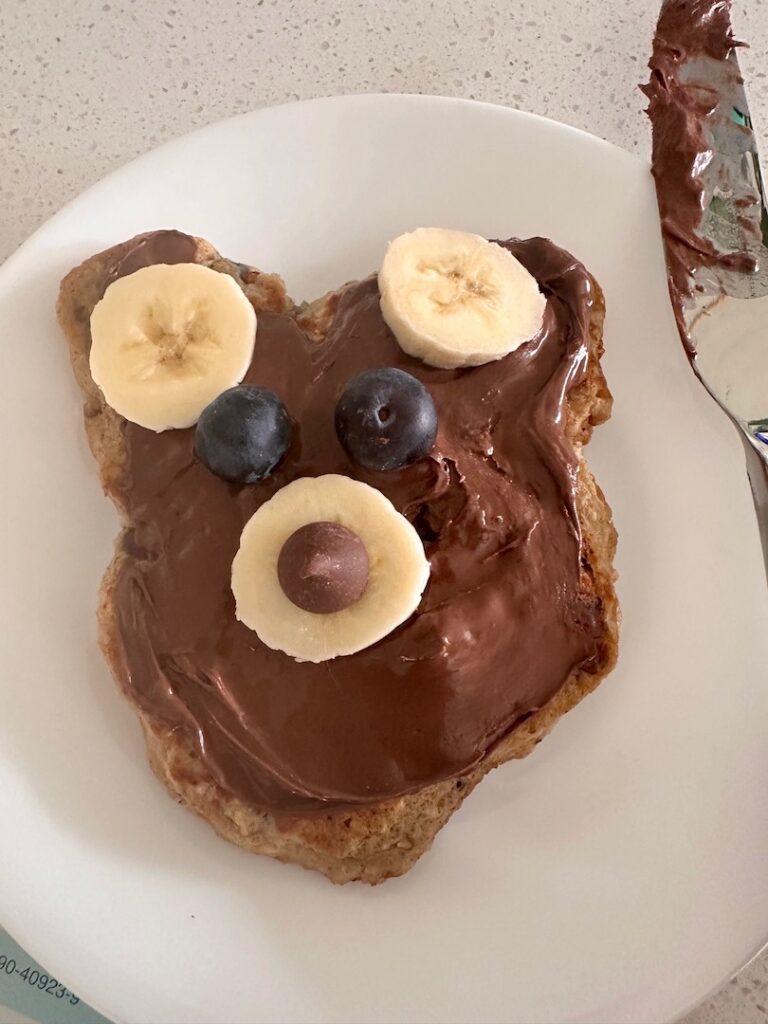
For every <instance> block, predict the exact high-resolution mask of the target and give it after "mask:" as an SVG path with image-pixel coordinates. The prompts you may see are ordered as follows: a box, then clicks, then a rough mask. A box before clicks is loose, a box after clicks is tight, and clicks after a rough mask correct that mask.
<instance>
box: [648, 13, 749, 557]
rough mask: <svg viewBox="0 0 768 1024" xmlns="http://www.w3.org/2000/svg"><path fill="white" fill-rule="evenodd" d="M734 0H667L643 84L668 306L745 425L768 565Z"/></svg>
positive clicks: (711, 387) (718, 394)
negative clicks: (650, 129) (647, 79)
mask: <svg viewBox="0 0 768 1024" xmlns="http://www.w3.org/2000/svg"><path fill="white" fill-rule="evenodd" d="M730 9H731V0H665V2H664V3H663V4H662V8H661V12H660V15H659V21H658V25H657V29H656V36H655V38H654V45H653V56H652V58H651V61H650V64H649V66H650V68H651V78H650V82H649V84H648V85H646V86H644V87H643V91H644V92H645V93H646V95H647V96H648V98H649V100H650V103H649V108H648V115H649V117H650V119H651V122H652V125H653V174H654V177H655V179H656V193H657V197H658V202H659V212H660V216H661V226H662V235H663V238H664V247H665V254H666V260H667V271H668V280H669V291H670V297H671V300H672V305H673V308H674V311H675V316H676V319H677V323H678V327H679V330H680V335H681V337H682V340H683V344H684V345H685V347H686V351H687V352H688V355H689V358H690V361H691V365H692V366H693V369H694V370H695V372H696V373H697V375H698V377H699V379H700V380H701V381H702V383H703V384H704V386H705V387H706V388H707V390H708V391H709V392H710V394H711V395H712V396H713V397H714V398H715V400H716V401H717V402H718V403H719V405H720V406H721V407H722V408H723V410H724V411H725V412H726V413H727V415H728V416H729V417H730V418H731V420H732V421H733V422H734V423H735V424H736V426H737V427H738V428H739V429H740V431H741V433H742V437H743V440H744V445H745V449H746V453H747V468H748V472H749V477H750V482H751V485H752V493H753V496H754V499H755V506H756V509H757V515H758V522H759V524H760V536H761V539H762V542H763V553H764V555H765V560H766V569H767V570H768V206H767V204H766V195H765V187H764V183H763V178H762V175H761V170H760V160H759V155H758V151H757V142H756V139H755V134H754V130H753V125H752V119H751V117H750V114H749V107H748V104H747V97H746V93H745V90H744V80H743V78H742V75H741V72H740V69H739V63H738V58H737V50H738V48H739V47H740V46H741V45H742V44H740V43H737V42H736V41H735V40H734V38H733V31H732V27H731V19H730Z"/></svg>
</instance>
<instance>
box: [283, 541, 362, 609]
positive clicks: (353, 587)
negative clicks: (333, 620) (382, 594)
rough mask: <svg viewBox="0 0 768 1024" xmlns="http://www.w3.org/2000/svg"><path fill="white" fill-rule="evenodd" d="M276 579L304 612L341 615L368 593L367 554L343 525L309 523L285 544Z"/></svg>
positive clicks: (288, 596)
mask: <svg viewBox="0 0 768 1024" xmlns="http://www.w3.org/2000/svg"><path fill="white" fill-rule="evenodd" d="M277 578H278V580H279V581H280V586H281V587H282V589H283V593H284V594H285V596H286V597H287V598H288V599H289V601H292V602H293V604H295V605H296V606H297V607H299V608H303V609H304V611H307V612H315V613H316V614H318V615H328V614H329V613H330V612H340V611H342V610H343V609H344V608H349V606H350V605H353V604H355V602H356V601H359V600H360V598H361V597H362V596H363V593H364V592H365V588H366V587H367V585H368V552H367V551H366V549H365V545H364V544H363V542H362V541H361V540H360V538H359V537H358V535H357V534H356V533H354V532H353V531H352V530H349V529H347V527H346V526H342V525H341V523H326V522H322V523H307V525H306V526H301V527H299V529H298V530H296V532H295V533H292V534H291V536H290V537H289V538H288V540H287V541H286V542H285V544H283V546H282V548H281V550H280V554H279V555H278V558H277Z"/></svg>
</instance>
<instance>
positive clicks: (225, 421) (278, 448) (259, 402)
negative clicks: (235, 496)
mask: <svg viewBox="0 0 768 1024" xmlns="http://www.w3.org/2000/svg"><path fill="white" fill-rule="evenodd" d="M290 443H291V418H290V416H289V415H288V412H287V411H286V408H285V406H284V405H283V403H282V402H281V401H280V399H279V398H278V397H277V395H276V394H275V393H274V392H273V391H269V390H268V389H267V388H259V387H254V386H252V385H249V384H240V385H239V386H238V387H235V388H229V390H228V391H224V392H222V394H220V395H219V397H218V398H215V399H214V400H213V401H212V402H211V404H210V405H208V406H206V408H205V409H203V412H202V414H201V416H200V419H199V420H198V421H197V429H196V431H195V454H196V455H197V457H198V458H199V459H200V460H201V461H202V462H204V463H205V465H206V466H207V467H208V469H210V470H211V472H212V473H216V475H217V476H221V477H224V479H225V480H236V481H238V482H240V483H246V484H249V483H254V482H255V481H256V480H263V479H264V477H266V476H269V474H270V473H271V472H272V470H273V469H274V468H275V466H277V464H278V462H280V460H281V459H282V457H283V456H284V455H285V453H286V451H287V450H288V446H289V445H290Z"/></svg>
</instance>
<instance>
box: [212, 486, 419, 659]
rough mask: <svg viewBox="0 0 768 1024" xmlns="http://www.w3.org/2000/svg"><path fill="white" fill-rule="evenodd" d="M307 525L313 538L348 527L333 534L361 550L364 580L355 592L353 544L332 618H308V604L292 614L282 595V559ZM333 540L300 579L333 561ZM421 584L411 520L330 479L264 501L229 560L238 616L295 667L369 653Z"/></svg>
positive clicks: (375, 494) (411, 606)
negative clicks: (348, 576)
mask: <svg viewBox="0 0 768 1024" xmlns="http://www.w3.org/2000/svg"><path fill="white" fill-rule="evenodd" d="M309 524H312V525H313V526H314V527H316V528H317V529H316V530H315V531H314V533H316V534H317V535H318V536H320V537H325V536H328V534H329V532H330V531H333V526H332V525H331V524H340V526H341V527H346V530H344V531H338V530H337V531H336V533H337V534H338V533H342V532H343V533H344V534H345V535H346V534H350V533H351V534H353V535H355V537H356V539H358V540H359V541H362V544H363V545H364V547H365V552H367V556H368V558H367V583H366V582H365V581H362V585H361V580H360V576H359V571H360V564H361V561H360V558H359V551H358V550H357V549H356V546H355V541H354V540H353V541H352V547H351V548H349V549H348V550H349V552H350V554H351V556H352V558H351V562H352V563H353V565H352V566H351V568H352V569H353V573H352V575H353V579H352V580H351V583H350V581H349V580H347V584H348V585H346V586H342V590H344V591H345V594H344V600H343V601H341V602H339V603H345V602H348V601H350V600H351V601H352V603H348V604H347V606H346V607H343V608H342V609H341V610H339V611H330V612H326V613H323V612H316V611H308V610H306V608H307V604H306V603H305V602H302V603H304V607H299V606H298V605H297V604H295V603H294V601H293V600H292V599H291V598H289V597H288V595H287V593H286V590H284V589H283V583H285V575H286V572H285V569H286V567H285V564H284V563H285V554H284V553H285V552H287V553H289V554H290V552H291V547H292V544H293V541H294V540H295V539H296V535H297V531H299V537H301V536H302V535H304V534H305V533H306V532H308V533H309V534H312V533H313V531H305V530H302V527H308V526H309ZM331 540H332V541H333V542H334V543H332V544H331V545H330V547H331V548H332V549H333V550H332V552H331V553H329V551H323V550H318V551H315V552H314V553H313V557H312V558H310V559H309V560H306V559H305V560H304V561H303V563H302V564H303V565H304V566H305V567H306V566H310V568H309V569H307V568H304V569H303V570H301V571H300V572H299V573H298V576H300V577H302V582H304V583H306V582H307V581H308V580H307V577H308V576H309V575H310V574H311V573H312V572H313V571H314V570H313V569H312V568H311V566H312V564H315V565H319V566H320V569H319V571H320V572H321V573H322V572H323V571H324V570H323V566H325V567H326V568H327V565H328V562H329V560H331V561H333V559H334V558H335V557H336V556H338V548H337V546H336V545H335V542H336V541H337V540H338V537H334V536H333V534H331ZM342 540H343V538H342ZM288 541H291V544H287V543H286V542H288ZM281 554H282V555H283V557H282V558H281ZM363 562H364V556H363ZM337 565H338V563H336V562H334V566H335V567H337ZM293 568H294V570H295V566H294V567H293ZM290 570H291V566H289V567H288V571H289V572H290ZM281 579H282V581H283V582H281ZM428 579H429V562H428V561H427V559H426V556H425V555H424V548H423V545H422V543H421V539H420V538H419V535H418V533H416V531H415V530H414V528H413V527H412V526H411V524H410V523H409V522H408V520H407V519H406V518H405V517H404V516H402V515H400V513H399V512H398V511H397V509H396V508H395V507H394V505H392V503H391V502H390V501H389V500H388V499H387V498H385V497H384V495H383V494H382V493H381V491H377V490H376V489H375V488H373V487H369V486H368V484H364V483H361V482H359V481H357V480H351V479H350V478H349V477H346V476H337V475H335V474H328V475H327V476H321V477H303V478H301V479H299V480H294V481H293V483H290V484H287V485H286V486H285V487H283V488H282V489H281V490H279V491H278V492H277V494H275V495H274V497H272V498H270V500H269V501H267V502H265V504H264V505H262V506H261V508H260V509H258V511H257V512H255V513H254V514H253V515H252V516H251V518H250V519H249V520H248V522H247V523H246V524H245V528H244V529H243V532H242V535H241V537H240V548H239V550H238V552H237V554H236V555H235V559H234V561H233V563H232V592H233V593H234V595H235V604H236V614H237V618H238V619H239V620H240V621H241V622H243V623H245V625H246V626H248V627H249V628H250V629H252V630H254V632H255V633H257V634H258V636H259V638H260V639H261V640H262V641H263V643H265V644H266V645H267V647H271V648H272V649H273V650H278V651H284V652H285V653H286V654H289V655H291V657H293V658H296V660H297V661H312V662H320V661H328V660H330V659H331V658H337V657H340V656H341V655H345V654H354V652H355V651H360V650H362V649H363V648H365V647H369V646H370V645H371V644H373V643H375V642H376V641H377V640H380V639H381V638H382V637H384V636H386V635H387V633H390V632H391V631H392V630H393V629H395V627H396V626H399V625H400V624H401V623H402V622H404V621H405V620H406V619H407V618H408V617H409V616H410V615H411V614H412V613H413V612H414V611H415V610H416V607H417V606H418V604H419V601H420V600H421V595H422V593H423V591H424V588H425V587H426V585H427V580H428ZM288 589H289V590H290V587H288ZM361 590H362V596H360V591H361ZM304 596H305V597H306V594H305V595H304ZM298 599H299V598H298V597H297V600H298ZM325 606H326V607H327V604H326V605H325Z"/></svg>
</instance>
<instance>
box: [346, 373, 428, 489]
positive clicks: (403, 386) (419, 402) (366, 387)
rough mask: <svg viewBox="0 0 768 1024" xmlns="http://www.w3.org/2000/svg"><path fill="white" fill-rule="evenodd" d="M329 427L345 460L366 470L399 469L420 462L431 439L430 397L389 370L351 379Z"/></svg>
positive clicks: (419, 385)
mask: <svg viewBox="0 0 768 1024" xmlns="http://www.w3.org/2000/svg"><path fill="white" fill-rule="evenodd" d="M335 423H336V433H337V434H338V437H339V441H341V444H342V445H343V447H344V449H345V450H346V452H347V454H348V455H349V457H350V459H352V460H353V462H356V463H357V464H358V465H360V466H363V467H364V468H365V469H371V470H385V471H386V470H393V469H402V468H403V467H404V466H407V465H408V464H409V463H411V462H415V461H416V460H417V459H421V458H423V456H425V455H426V454H427V452H429V451H430V449H431V448H432V446H433V445H434V443H435V436H436V435H437V413H436V412H435V403H434V402H433V401H432V396H431V395H430V393H429V392H428V391H427V389H426V388H425V387H424V385H423V384H422V383H421V381H420V380H417V379H416V378H415V377H412V376H411V375H410V373H405V372H404V371H403V370H396V369H394V368H393V367H385V368H383V369H381V370H367V371H366V372H365V373H361V374H360V375H359V376H358V377H355V378H353V379H352V380H351V381H350V382H349V383H348V384H347V386H346V388H345V389H344V392H343V394H342V396H341V398H340V399H339V401H338V403H337V405H336V417H335Z"/></svg>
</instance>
